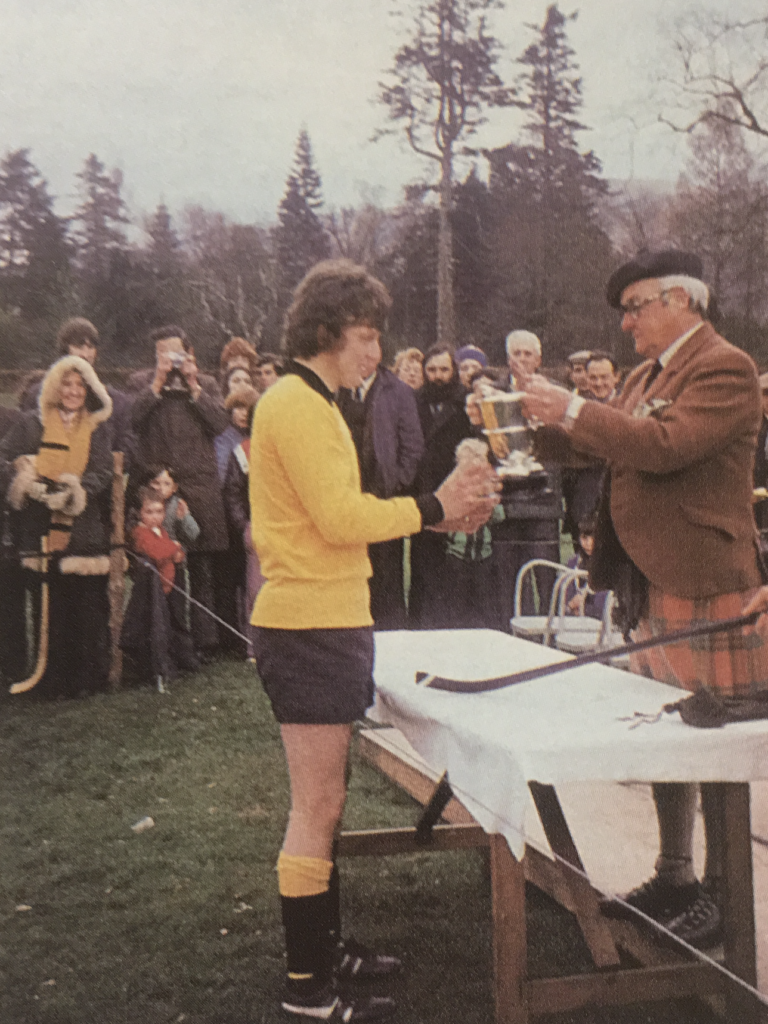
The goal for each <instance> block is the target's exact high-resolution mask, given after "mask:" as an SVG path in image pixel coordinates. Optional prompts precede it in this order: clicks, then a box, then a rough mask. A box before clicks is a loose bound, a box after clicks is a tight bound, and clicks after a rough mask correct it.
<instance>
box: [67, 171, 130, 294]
mask: <svg viewBox="0 0 768 1024" xmlns="http://www.w3.org/2000/svg"><path fill="white" fill-rule="evenodd" d="M77 178H78V180H79V183H80V184H79V191H80V195H81V197H82V202H81V204H80V206H78V208H77V210H76V211H75V215H74V220H75V223H76V225H77V228H76V231H75V240H76V242H77V246H78V264H79V267H80V271H81V274H82V275H83V277H84V278H85V280H86V281H87V282H89V283H92V282H97V281H98V280H99V279H104V278H106V277H107V276H108V275H109V266H110V260H111V257H112V254H113V253H115V252H116V251H121V250H124V249H126V248H127V240H126V237H125V231H124V230H123V226H124V225H125V224H128V223H130V221H129V219H128V215H127V210H126V207H125V202H124V201H123V197H122V186H123V175H122V173H121V171H119V170H118V169H117V168H115V169H114V170H112V171H109V172H108V171H107V170H106V168H105V166H104V164H103V163H102V162H101V160H99V158H98V157H97V156H96V155H95V154H94V153H91V155H90V156H89V157H88V159H87V160H86V161H85V164H84V166H83V169H82V171H80V172H79V173H78V174H77Z"/></svg>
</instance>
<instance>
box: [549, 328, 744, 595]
mask: <svg viewBox="0 0 768 1024" xmlns="http://www.w3.org/2000/svg"><path fill="white" fill-rule="evenodd" d="M652 367H653V362H652V361H647V362H645V363H643V364H642V365H641V366H639V367H637V368H636V369H635V370H633V371H632V373H631V374H630V376H629V377H628V379H627V381H626V384H625V385H624V389H623V391H622V393H621V395H620V396H618V397H617V398H615V399H614V400H613V401H612V402H611V403H610V404H609V405H601V404H600V403H598V402H592V401H588V402H587V403H586V404H585V405H584V407H583V408H582V410H581V413H580V414H579V416H578V418H577V419H576V421H575V423H574V424H573V429H572V431H571V433H570V438H569V440H570V445H572V447H573V448H574V449H576V450H577V451H579V452H582V453H585V454H589V455H594V456H599V457H600V458H603V459H606V460H607V462H608V464H609V467H610V470H611V517H612V519H613V524H614V527H615V530H616V534H617V536H618V538H619V540H620V541H621V543H622V545H623V546H624V549H625V550H626V552H627V554H628V555H629V556H630V558H631V559H632V560H633V561H634V562H635V564H636V565H637V567H638V568H639V569H640V571H641V572H642V573H643V574H644V575H645V576H646V577H647V579H648V580H649V581H650V582H651V583H652V584H653V585H654V586H656V587H659V588H660V589H661V590H662V591H664V592H665V593H668V594H673V595H675V596H677V597H682V598H688V599H700V598H706V597H713V596H715V595H717V594H727V593H733V592H736V591H744V590H748V589H749V588H750V587H755V586H758V585H760V583H762V573H761V570H760V566H759V561H758V556H757V534H756V530H755V524H754V519H753V515H752V503H751V495H752V466H753V461H754V454H755V444H756V440H757V432H758V429H759V426H760V419H761V407H760V390H759V386H758V380H757V371H756V369H755V365H754V363H753V362H752V360H751V359H750V358H749V356H747V355H746V354H745V353H744V352H742V351H741V350H740V349H737V348H735V347H734V346H733V345H730V344H729V343H728V342H727V341H725V340H724V339H723V338H721V337H720V336H719V335H718V334H716V333H715V331H714V329H713V328H712V327H711V325H710V324H708V323H704V324H703V325H702V326H701V327H700V328H699V329H698V331H697V332H696V333H695V334H694V335H693V336H692V337H691V338H690V339H689V340H688V341H687V342H686V343H685V344H684V345H683V346H682V348H681V349H679V350H678V351H677V352H676V353H675V355H674V356H673V357H672V359H671V360H670V362H669V364H668V365H667V366H666V367H665V368H664V369H663V370H662V371H661V372H660V373H659V375H658V376H657V377H656V379H655V380H654V381H653V383H652V384H651V386H650V387H649V389H648V391H647V393H644V386H645V382H646V379H647V377H648V375H649V373H650V372H651V369H652ZM554 430H555V431H557V432H559V434H560V438H559V440H560V442H562V441H564V440H565V438H564V437H563V436H562V435H563V433H564V432H563V431H561V430H559V428H554ZM545 431H546V433H548V434H550V440H551V441H556V440H557V439H556V437H554V436H552V432H553V428H545ZM542 441H543V442H545V447H549V445H547V444H546V434H545V437H543V438H542Z"/></svg>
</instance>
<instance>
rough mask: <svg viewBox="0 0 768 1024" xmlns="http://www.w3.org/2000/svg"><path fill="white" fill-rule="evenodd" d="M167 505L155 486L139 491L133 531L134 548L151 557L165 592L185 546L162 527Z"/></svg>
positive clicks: (137, 551)
mask: <svg viewBox="0 0 768 1024" xmlns="http://www.w3.org/2000/svg"><path fill="white" fill-rule="evenodd" d="M165 515H166V507H165V503H164V502H163V499H162V498H161V497H160V495H159V494H158V492H157V490H156V489H155V488H154V487H143V488H142V489H141V490H140V491H139V522H138V523H137V524H136V526H134V528H133V530H132V532H131V544H132V547H133V550H134V551H135V552H136V553H137V554H139V555H144V556H145V557H146V558H148V559H149V560H150V561H151V562H152V563H153V564H154V566H155V568H156V569H157V571H158V572H159V573H160V578H161V581H162V587H163V593H164V594H170V592H171V590H172V589H173V584H174V581H175V578H176V566H177V564H178V563H179V562H183V561H184V558H185V555H184V548H183V547H182V546H181V544H179V542H178V541H177V540H172V539H171V537H170V536H169V534H168V532H167V530H165V529H164V527H163V520H164V518H165Z"/></svg>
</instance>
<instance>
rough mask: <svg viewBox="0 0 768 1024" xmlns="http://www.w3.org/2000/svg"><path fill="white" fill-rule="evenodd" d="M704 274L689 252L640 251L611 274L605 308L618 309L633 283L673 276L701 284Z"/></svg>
mask: <svg viewBox="0 0 768 1024" xmlns="http://www.w3.org/2000/svg"><path fill="white" fill-rule="evenodd" d="M703 271H704V267H703V265H702V262H701V260H700V259H699V257H698V256H696V255H694V254H693V253H692V252H681V251H680V250H679V249H664V250H663V251H661V252H650V251H649V250H648V249H643V250H642V251H641V252H639V253H638V254H637V256H635V257H634V258H633V259H631V260H630V261H629V263H625V264H623V266H621V267H619V269H618V270H615V271H614V272H613V273H612V274H611V276H610V279H609V281H608V285H607V287H606V289H605V295H606V298H607V299H608V305H609V306H613V307H614V309H618V308H619V305H620V303H621V293H622V292H623V291H624V289H625V288H628V287H629V286H630V285H631V284H634V283H635V281H645V280H646V279H647V278H649V277H671V276H672V275H673V274H684V275H685V276H686V277H695V278H698V279H699V280H701V279H702V274H703Z"/></svg>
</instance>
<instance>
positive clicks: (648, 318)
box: [525, 250, 768, 947]
mask: <svg viewBox="0 0 768 1024" xmlns="http://www.w3.org/2000/svg"><path fill="white" fill-rule="evenodd" d="M701 278H702V264H701V261H700V260H699V259H698V258H697V257H696V256H694V255H692V254H690V253H684V252H678V251H674V250H667V251H663V252H654V253H648V252H644V253H641V254H639V255H638V256H636V257H635V259H633V260H631V261H630V262H629V263H626V264H624V265H623V266H622V267H620V268H619V269H618V270H617V271H616V272H615V273H614V274H613V276H612V277H611V279H610V281H609V282H608V292H607V295H608V301H609V303H610V305H611V306H614V307H615V308H616V309H618V310H619V311H620V312H621V314H622V329H623V330H624V331H626V332H628V333H631V334H632V336H633V338H634V341H635V348H636V349H637V352H638V353H639V355H641V356H643V357H644V358H645V362H643V363H642V364H641V365H640V366H638V367H637V368H636V369H635V370H634V371H633V372H632V373H631V374H630V376H629V378H628V379H627V381H626V384H625V386H624V389H623V391H622V394H621V395H620V396H619V397H618V398H616V399H614V400H613V402H611V403H608V404H601V403H600V402H597V401H593V400H585V399H583V398H581V397H579V396H574V395H572V394H571V393H570V392H568V391H565V390H564V389H562V388H558V387H555V386H553V385H552V384H550V383H549V382H547V381H545V380H543V379H541V378H534V379H533V380H531V381H529V383H528V385H527V388H526V392H527V398H526V402H525V406H526V409H527V412H528V414H529V415H534V416H537V417H538V418H539V419H541V420H542V421H543V422H544V423H546V424H551V425H553V427H554V429H548V428H546V429H543V430H542V431H541V432H540V433H541V435H542V436H541V438H540V442H541V444H542V446H547V445H549V444H552V445H553V446H555V447H557V445H562V448H563V449H568V448H570V449H575V450H577V451H580V452H586V453H588V454H590V455H593V456H598V457H600V458H604V459H606V460H607V462H608V469H609V474H610V476H609V479H608V485H607V487H606V489H605V491H604V495H603V501H602V502H601V509H600V512H601V515H600V519H599V523H598V531H597V533H598V535H597V537H596V545H595V555H594V559H593V565H592V570H593V577H594V578H593V585H595V586H600V587H604V586H609V587H611V588H612V589H614V590H615V591H616V592H617V596H618V598H619V602H620V606H621V609H622V611H623V614H624V617H625V626H626V627H627V628H631V627H633V626H634V627H636V630H637V632H636V634H635V635H636V638H637V639H645V638H646V637H649V636H655V635H660V634H663V633H667V632H669V631H671V630H676V629H682V628H684V627H686V626H689V625H691V623H693V622H701V621H712V622H714V621H717V620H720V619H725V618H729V617H732V616H736V615H739V614H741V612H742V609H743V608H744V606H745V605H746V604H747V603H748V602H749V601H750V599H753V598H755V595H756V594H758V593H759V590H758V588H759V587H760V585H761V583H762V582H763V576H762V571H761V567H760V562H759V558H758V551H757V538H756V532H755V526H754V521H753V517H752V504H751V498H752V493H751V492H752V462H753V458H754V452H755V441H756V438H757V432H758V428H759V426H760V415H761V409H760V389H759V386H758V379H757V373H756V370H755V366H754V364H753V362H752V360H751V359H750V358H749V357H748V356H747V355H745V353H743V352H742V351H740V350H739V349H737V348H735V347H734V346H732V345H729V344H728V342H727V341H725V340H724V339H723V338H721V337H720V336H719V335H717V334H716V333H715V331H714V329H713V328H712V326H711V324H709V323H708V322H707V321H706V319H705V317H706V313H707V307H708V301H709V292H708V289H707V287H706V285H705V284H704V282H703V281H702V279H701ZM632 668H633V670H634V671H635V672H639V673H641V674H644V675H648V676H651V677H652V678H654V679H658V680H660V681H662V682H665V683H669V684H672V685H675V686H680V687H683V688H685V689H689V690H696V689H699V688H700V687H702V686H703V687H707V688H711V689H713V690H716V691H718V692H719V693H721V694H743V693H749V692H750V691H754V690H761V689H765V688H767V687H768V646H767V645H766V643H765V642H764V641H763V640H762V639H761V637H760V636H759V634H758V633H757V632H756V631H755V629H754V628H753V627H749V628H743V629H741V630H733V631H731V632H729V633H720V634H717V635H713V636H710V637H708V638H706V639H703V638H698V639H697V640H695V641H692V642H680V643H678V644H676V645H673V646H671V645H670V646H665V647H658V648H655V649H653V650H651V651H646V652H643V653H641V654H638V655H635V656H634V658H633V661H632ZM701 790H702V805H703V811H704V825H705V833H706V839H707V860H706V866H705V873H704V881H703V883H700V882H699V881H697V879H696V876H695V874H694V869H693V857H692V841H693V825H694V819H695V813H696V787H695V786H694V785H689V784H683V783H657V784H655V785H654V788H653V792H654V799H655V802H656V810H657V817H658V823H659V837H660V853H659V857H658V860H657V862H656V872H655V874H654V876H653V877H652V878H651V879H650V880H649V881H647V882H645V883H644V884H643V885H641V886H639V887H638V888H637V889H633V890H632V892H630V893H628V894H627V896H626V897H625V899H626V900H627V902H629V903H630V904H631V905H632V906H633V907H636V908H637V909H638V910H641V911H643V912H644V913H646V914H648V915H649V916H651V917H653V918H655V919H656V920H658V921H660V922H662V923H664V924H665V925H666V927H667V928H668V929H669V930H670V931H672V932H673V933H674V934H675V935H677V936H679V937H680V938H681V939H684V940H685V941H687V942H689V943H692V944H693V945H697V946H701V947H704V946H707V945H711V944H712V943H714V942H715V941H716V940H717V939H718V938H719V935H720V932H721V921H720V912H719V908H718V904H717V900H718V891H719V883H720V877H721V873H722V864H721V850H720V849H719V845H720V844H719V843H718V842H717V833H716V829H715V812H714V808H713V804H712V793H711V791H710V789H709V788H708V787H707V786H706V785H702V787H701ZM614 912H616V911H615V907H614Z"/></svg>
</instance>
